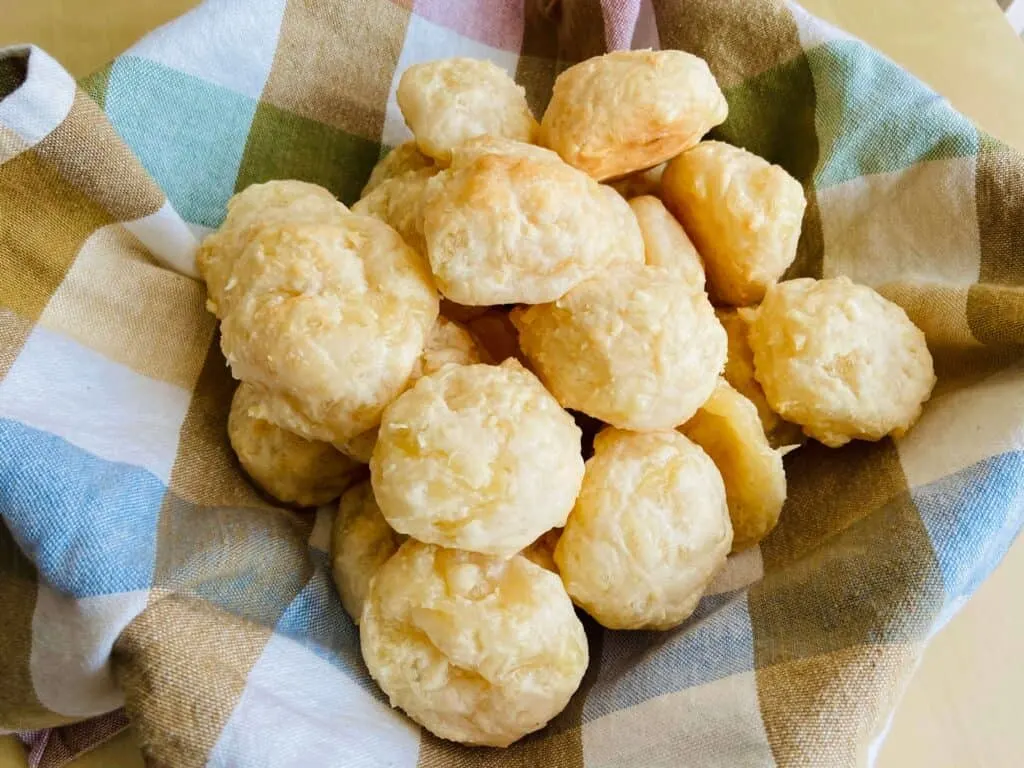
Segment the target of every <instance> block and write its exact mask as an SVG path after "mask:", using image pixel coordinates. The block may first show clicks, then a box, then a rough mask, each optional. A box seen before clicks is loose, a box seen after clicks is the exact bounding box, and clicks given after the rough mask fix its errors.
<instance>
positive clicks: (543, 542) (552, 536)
mask: <svg viewBox="0 0 1024 768" xmlns="http://www.w3.org/2000/svg"><path fill="white" fill-rule="evenodd" d="M561 537H562V529H561V528H552V529H551V530H550V531H548V532H547V533H545V534H544V535H543V536H541V537H540V538H539V539H537V540H536V541H535V542H533V544H531V545H530V546H528V547H527V548H526V549H524V550H523V551H522V552H520V553H519V554H521V555H522V556H523V557H525V558H526V559H527V560H529V561H530V562H531V563H534V564H535V565H539V566H540V567H541V568H543V569H545V570H548V571H551V572H552V573H558V566H557V565H555V547H557V546H558V540H559V539H560V538H561Z"/></svg>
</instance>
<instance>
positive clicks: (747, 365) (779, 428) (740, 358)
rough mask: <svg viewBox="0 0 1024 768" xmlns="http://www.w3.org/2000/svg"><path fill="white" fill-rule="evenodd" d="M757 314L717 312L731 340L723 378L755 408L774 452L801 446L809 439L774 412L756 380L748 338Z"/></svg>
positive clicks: (746, 309) (747, 310)
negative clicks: (751, 324) (778, 449)
mask: <svg viewBox="0 0 1024 768" xmlns="http://www.w3.org/2000/svg"><path fill="white" fill-rule="evenodd" d="M756 314H757V310H756V309H754V308H751V307H742V308H740V309H725V308H720V309H716V310H715V315H717V316H718V321H719V322H720V323H721V324H722V327H723V328H725V334H726V336H728V338H729V352H728V355H727V357H726V360H725V372H724V373H723V374H722V375H723V376H724V377H725V380H726V381H727V382H728V383H729V384H730V385H731V386H732V387H733V388H734V389H735V390H736V391H737V392H739V393H740V394H741V395H743V396H744V397H745V398H747V400H749V401H750V402H751V403H753V404H754V407H755V408H756V409H757V416H758V418H759V419H760V420H761V427H762V429H764V433H765V435H767V437H768V442H769V443H771V445H772V447H773V448H780V447H783V446H794V445H799V444H800V443H802V442H804V441H805V440H806V439H807V438H806V437H805V436H804V434H803V432H802V431H801V430H800V427H799V426H797V425H796V424H792V423H790V422H788V421H785V420H784V419H783V418H782V417H781V416H779V414H777V413H776V412H775V411H773V410H772V408H771V406H770V405H768V398H767V397H765V396H764V390H763V389H761V385H760V384H758V383H757V379H756V378H755V377H754V350H752V349H751V348H750V341H749V340H748V338H747V337H748V335H749V333H750V323H751V322H753V319H754V317H755V316H756Z"/></svg>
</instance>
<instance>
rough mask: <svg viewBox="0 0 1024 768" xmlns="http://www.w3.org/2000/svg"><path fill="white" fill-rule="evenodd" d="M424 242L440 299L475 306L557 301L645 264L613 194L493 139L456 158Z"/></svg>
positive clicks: (436, 194)
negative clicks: (616, 271)
mask: <svg viewBox="0 0 1024 768" xmlns="http://www.w3.org/2000/svg"><path fill="white" fill-rule="evenodd" d="M483 150H486V151H483ZM423 234H424V236H425V238H426V244H427V256H428V258H429V259H430V268H431V270H433V272H434V277H435V279H436V280H437V285H438V288H440V290H441V293H443V294H444V295H445V296H447V297H448V298H449V299H451V300H452V301H456V302H458V303H460V304H466V305H469V306H484V305H495V304H515V303H525V304H539V303H542V302H545V301H554V300H555V299H557V298H558V297H559V296H561V295H563V294H564V293H565V292H566V291H568V290H569V289H570V288H572V287H573V286H574V285H576V284H578V283H580V282H582V281H583V280H585V279H587V278H588V277H592V276H594V275H597V274H600V273H602V272H604V271H605V270H606V269H608V267H610V266H611V265H613V264H642V263H643V258H644V244H643V238H642V237H641V235H640V229H639V227H638V226H637V223H636V217H635V216H634V215H633V212H632V211H631V210H630V208H629V205H628V204H627V203H626V201H625V200H623V199H622V198H621V197H620V196H619V195H618V194H616V193H615V191H614V190H612V189H611V188H609V187H605V186H602V185H600V184H597V183H596V182H594V180H593V179H591V178H589V177H588V176H587V175H586V174H583V173H580V172H579V171H577V170H575V169H574V168H571V167H570V166H568V165H566V164H565V163H563V162H562V161H561V160H559V159H558V156H557V155H555V154H554V153H552V152H548V151H547V150H544V149H541V148H539V147H529V146H527V145H522V144H516V143H515V142H509V141H502V142H499V141H496V140H493V139H490V140H487V141H486V142H483V143H474V142H470V143H468V144H467V145H465V146H463V147H460V148H459V149H457V150H455V152H454V154H453V158H452V164H451V167H450V168H449V169H448V170H447V171H444V172H442V173H441V174H439V175H438V176H437V177H435V178H434V179H432V180H431V182H430V184H429V185H428V192H427V198H426V201H425V202H424V206H423Z"/></svg>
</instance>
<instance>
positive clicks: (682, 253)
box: [629, 195, 704, 291]
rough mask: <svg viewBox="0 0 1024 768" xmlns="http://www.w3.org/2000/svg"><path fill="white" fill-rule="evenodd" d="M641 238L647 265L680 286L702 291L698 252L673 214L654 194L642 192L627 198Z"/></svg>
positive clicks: (701, 271) (702, 278)
mask: <svg viewBox="0 0 1024 768" xmlns="http://www.w3.org/2000/svg"><path fill="white" fill-rule="evenodd" d="M629 207H630V208H632V209H633V214H634V215H635V216H636V221H637V223H638V224H639V225H640V234H641V235H642V236H643V239H644V253H645V255H646V258H647V266H649V267H663V268H664V269H667V270H668V271H669V272H671V273H672V274H673V275H675V276H676V277H677V278H678V279H679V280H680V281H681V282H682V283H683V284H684V285H687V286H689V287H691V288H693V289H694V290H696V291H703V290H704V265H703V264H702V263H701V260H700V254H699V253H697V249H696V248H694V246H693V243H692V242H690V238H689V237H688V236H687V234H686V230H684V229H683V225H682V224H680V223H679V222H678V221H677V220H676V217H675V216H673V215H672V214H671V213H669V211H668V208H666V207H665V204H664V203H663V202H661V200H659V199H658V198H656V197H653V196H651V195H642V196H640V197H634V198H633V199H632V200H630V201H629Z"/></svg>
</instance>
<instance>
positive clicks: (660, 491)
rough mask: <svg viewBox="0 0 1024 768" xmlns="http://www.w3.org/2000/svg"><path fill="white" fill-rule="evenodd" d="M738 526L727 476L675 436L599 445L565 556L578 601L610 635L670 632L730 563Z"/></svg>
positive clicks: (569, 585)
mask: <svg viewBox="0 0 1024 768" xmlns="http://www.w3.org/2000/svg"><path fill="white" fill-rule="evenodd" d="M731 546H732V527H731V526H730V524H729V510H728V508H727V507H726V502H725V488H724V487H723V485H722V476H721V475H720V474H719V472H718V470H717V469H716V468H715V464H714V462H713V461H711V459H710V458H708V455H707V454H706V453H704V451H702V450H701V448H700V446H698V445H696V444H694V443H692V442H690V440H688V439H687V438H685V437H684V436H683V435H681V434H679V433H678V432H675V431H664V432H642V433H637V432H623V431H621V430H617V429H611V428H609V429H606V430H604V431H603V432H602V433H601V434H600V435H598V436H597V440H596V441H595V443H594V456H593V458H591V459H590V460H589V461H587V474H586V476H585V477H584V479H583V490H582V491H581V492H580V497H579V499H578V500H577V501H576V507H575V509H573V511H572V514H571V515H570V516H569V522H568V523H567V524H566V526H565V530H564V531H562V537H561V538H560V539H559V541H558V546H557V547H556V548H555V562H556V563H557V564H558V568H559V571H560V572H561V575H562V581H563V582H564V583H565V588H566V589H567V590H569V594H570V595H571V596H572V599H573V602H575V603H576V604H577V605H578V606H580V607H581V608H583V609H584V610H585V611H586V612H587V613H589V614H590V615H591V616H593V617H594V618H595V619H597V620H598V621H599V622H600V623H601V624H603V625H604V626H606V627H608V628H610V629H669V628H671V627H674V626H676V625H677V624H679V623H680V622H681V621H683V620H684V619H685V618H686V617H687V616H689V615H690V614H691V613H693V610H694V608H696V607H697V602H698V601H699V600H700V597H701V595H702V594H703V592H704V590H705V588H706V587H707V585H708V584H709V583H711V580H712V579H713V578H714V576H715V574H716V573H717V572H718V570H719V569H720V568H721V567H722V566H723V565H724V564H725V558H726V555H728V554H729V547H731Z"/></svg>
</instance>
